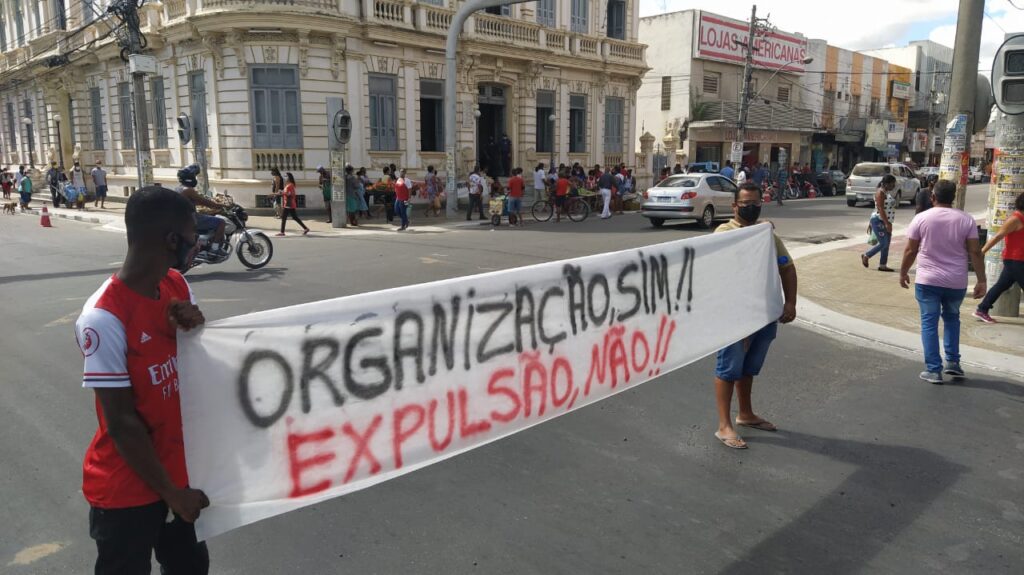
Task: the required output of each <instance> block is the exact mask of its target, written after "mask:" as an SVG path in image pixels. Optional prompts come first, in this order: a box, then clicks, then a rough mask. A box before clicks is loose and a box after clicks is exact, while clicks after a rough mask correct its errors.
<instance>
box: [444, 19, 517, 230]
mask: <svg viewBox="0 0 1024 575" xmlns="http://www.w3.org/2000/svg"><path fill="white" fill-rule="evenodd" d="M528 1H532V0H468V1H467V2H466V3H465V4H463V5H462V6H461V7H460V8H459V9H458V11H456V12H455V15H454V16H452V23H451V27H449V28H448V40H447V42H446V43H445V55H444V63H445V74H446V75H445V80H444V149H445V161H444V168H445V172H446V178H445V194H446V196H447V197H448V200H447V202H446V206H445V214H446V215H447V216H448V217H454V216H455V214H456V212H457V211H458V203H459V194H458V189H457V185H458V178H457V177H456V173H455V169H456V163H455V156H456V152H457V151H458V150H457V143H456V141H455V140H456V138H455V136H456V134H455V132H456V129H457V122H456V121H455V116H456V114H457V113H458V102H456V100H455V99H456V97H457V94H456V89H455V76H456V73H457V69H456V63H455V55H456V50H457V49H458V45H459V34H461V33H462V26H463V24H465V23H466V19H467V18H469V16H470V14H472V13H474V12H476V11H478V10H483V9H484V8H491V7H493V6H501V5H504V4H522V3H524V2H528Z"/></svg>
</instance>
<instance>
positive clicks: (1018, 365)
mask: <svg viewBox="0 0 1024 575" xmlns="http://www.w3.org/2000/svg"><path fill="white" fill-rule="evenodd" d="M971 216H973V217H975V219H977V218H978V217H982V216H984V214H982V215H981V216H979V215H978V214H971ZM903 235H906V232H905V230H901V231H900V232H899V233H894V234H893V237H894V238H895V237H898V236H903ZM863 243H864V240H863V239H849V240H842V241H838V242H831V243H829V244H822V245H816V246H807V247H806V248H796V249H795V250H792V252H791V253H792V254H793V259H794V260H795V261H799V260H800V259H802V258H805V257H809V256H812V255H815V254H819V253H824V252H829V251H833V250H839V249H843V248H846V247H850V246H853V245H859V244H863ZM826 246H828V247H827V248H826ZM797 312H798V313H797V319H796V322H795V323H798V324H800V325H801V326H804V327H807V328H809V329H813V330H816V331H820V332H824V333H825V334H826V335H830V336H833V337H838V338H845V339H852V340H856V342H857V343H858V344H861V345H865V346H868V347H874V348H878V349H882V350H884V351H888V352H890V353H893V354H895V355H900V356H906V357H912V358H915V359H917V360H921V357H922V355H921V354H922V353H923V352H922V350H921V336H920V333H914V332H909V331H904V330H901V329H897V328H894V327H890V326H887V325H884V324H880V323H872V322H869V321H865V320H862V319H858V318H855V317H850V316H848V315H845V314H842V313H839V312H837V311H835V310H832V309H829V308H826V307H825V306H822V305H820V304H818V303H816V302H815V301H814V300H812V299H809V298H806V297H800V298H798V300H797ZM960 350H961V352H962V354H963V355H964V356H969V357H970V358H971V359H961V361H960V363H962V364H963V365H966V366H970V367H975V368H983V369H986V370H990V371H994V372H997V373H999V374H1001V375H1004V376H1006V377H1008V378H1012V379H1015V380H1017V381H1019V382H1022V383H1024V369H1022V367H1024V357H1021V356H1014V355H1010V354H1007V353H1001V352H995V351H991V350H987V349H982V348H978V347H972V346H960Z"/></svg>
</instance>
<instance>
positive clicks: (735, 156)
mask: <svg viewBox="0 0 1024 575" xmlns="http://www.w3.org/2000/svg"><path fill="white" fill-rule="evenodd" d="M729 161H731V162H732V163H733V165H734V166H738V165H740V164H741V163H743V142H733V143H732V148H731V149H730V150H729Z"/></svg>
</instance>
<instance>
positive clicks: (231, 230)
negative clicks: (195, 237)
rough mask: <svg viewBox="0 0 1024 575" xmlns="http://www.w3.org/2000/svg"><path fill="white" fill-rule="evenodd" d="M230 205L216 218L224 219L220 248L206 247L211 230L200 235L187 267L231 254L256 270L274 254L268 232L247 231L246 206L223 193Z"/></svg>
mask: <svg viewBox="0 0 1024 575" xmlns="http://www.w3.org/2000/svg"><path fill="white" fill-rule="evenodd" d="M225 196H226V197H227V199H228V200H230V201H231V204H230V205H228V206H225V207H224V212H223V213H222V214H218V215H217V217H219V218H221V219H224V220H226V221H225V224H224V243H223V251H220V252H212V251H210V249H209V246H210V239H211V238H212V237H213V234H212V233H209V234H203V235H201V236H199V243H198V246H199V251H198V252H196V255H195V256H194V257H193V258H192V261H191V263H190V264H189V269H192V268H194V267H196V266H198V265H200V264H220V263H224V262H225V261H227V260H228V258H230V257H231V253H232V252H235V253H237V254H238V260H239V261H240V262H242V265H244V266H245V267H247V268H249V269H251V270H257V269H260V268H262V267H263V266H265V265H267V264H268V263H270V258H272V257H273V256H274V244H272V243H271V242H270V238H269V237H267V234H265V233H263V232H261V231H249V229H248V228H247V227H246V226H245V222H246V221H248V220H249V214H247V213H246V212H245V208H243V207H242V206H239V205H238V204H236V203H234V200H232V199H231V196H228V195H227V194H225Z"/></svg>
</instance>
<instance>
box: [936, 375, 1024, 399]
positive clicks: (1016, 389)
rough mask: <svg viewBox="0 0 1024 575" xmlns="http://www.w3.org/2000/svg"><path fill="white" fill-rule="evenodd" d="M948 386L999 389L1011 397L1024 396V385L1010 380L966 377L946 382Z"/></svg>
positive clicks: (998, 390)
mask: <svg viewBox="0 0 1024 575" xmlns="http://www.w3.org/2000/svg"><path fill="white" fill-rule="evenodd" d="M946 387H967V388H970V389H984V390H988V391H997V392H999V393H1002V394H1004V395H1009V396H1011V397H1021V398H1024V385H1017V384H1015V383H1011V382H1009V381H996V380H992V379H964V380H960V381H952V382H946Z"/></svg>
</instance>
